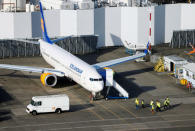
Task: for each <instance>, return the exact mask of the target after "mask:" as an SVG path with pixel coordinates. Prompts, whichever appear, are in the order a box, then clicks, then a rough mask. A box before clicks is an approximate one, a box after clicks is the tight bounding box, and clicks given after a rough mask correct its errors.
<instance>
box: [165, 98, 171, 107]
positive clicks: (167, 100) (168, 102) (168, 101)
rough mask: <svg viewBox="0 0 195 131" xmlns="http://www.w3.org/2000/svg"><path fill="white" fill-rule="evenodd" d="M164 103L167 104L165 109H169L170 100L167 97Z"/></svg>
mask: <svg viewBox="0 0 195 131" xmlns="http://www.w3.org/2000/svg"><path fill="white" fill-rule="evenodd" d="M166 102H167V107H168V108H170V106H171V105H170V100H169V98H168V97H167V98H166Z"/></svg>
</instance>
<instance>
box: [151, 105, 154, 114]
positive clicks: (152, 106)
mask: <svg viewBox="0 0 195 131" xmlns="http://www.w3.org/2000/svg"><path fill="white" fill-rule="evenodd" d="M151 111H152V114H154V103H152V105H151Z"/></svg>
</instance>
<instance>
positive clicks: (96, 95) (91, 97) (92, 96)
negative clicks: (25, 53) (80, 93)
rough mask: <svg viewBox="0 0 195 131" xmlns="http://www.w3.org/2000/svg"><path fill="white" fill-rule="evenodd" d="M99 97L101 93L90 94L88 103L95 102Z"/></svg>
mask: <svg viewBox="0 0 195 131" xmlns="http://www.w3.org/2000/svg"><path fill="white" fill-rule="evenodd" d="M100 96H101V93H100V92H98V93H95V92H92V93H91V95H90V101H91V102H92V101H95V100H97V99H98V98H99V97H100Z"/></svg>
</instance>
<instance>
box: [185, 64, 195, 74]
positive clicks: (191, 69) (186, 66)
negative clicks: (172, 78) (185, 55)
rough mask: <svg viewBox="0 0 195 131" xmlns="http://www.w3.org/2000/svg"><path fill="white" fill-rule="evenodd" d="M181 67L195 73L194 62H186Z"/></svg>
mask: <svg viewBox="0 0 195 131" xmlns="http://www.w3.org/2000/svg"><path fill="white" fill-rule="evenodd" d="M183 68H185V69H187V70H189V71H191V72H194V73H195V63H189V64H186V65H184V66H183Z"/></svg>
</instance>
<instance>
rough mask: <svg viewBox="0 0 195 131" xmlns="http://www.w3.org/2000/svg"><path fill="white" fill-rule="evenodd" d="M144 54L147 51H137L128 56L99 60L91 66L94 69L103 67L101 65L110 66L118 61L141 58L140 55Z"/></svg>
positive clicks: (118, 62)
mask: <svg viewBox="0 0 195 131" xmlns="http://www.w3.org/2000/svg"><path fill="white" fill-rule="evenodd" d="M146 54H147V52H144V53H139V54H136V55H133V56H128V57H123V58H119V59H114V60H110V61H105V62H100V63H97V64H94V65H92V66H93V67H95V68H96V69H99V68H103V67H110V66H114V65H117V64H120V63H124V62H127V61H131V60H135V59H138V58H142V57H144V56H146Z"/></svg>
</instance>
